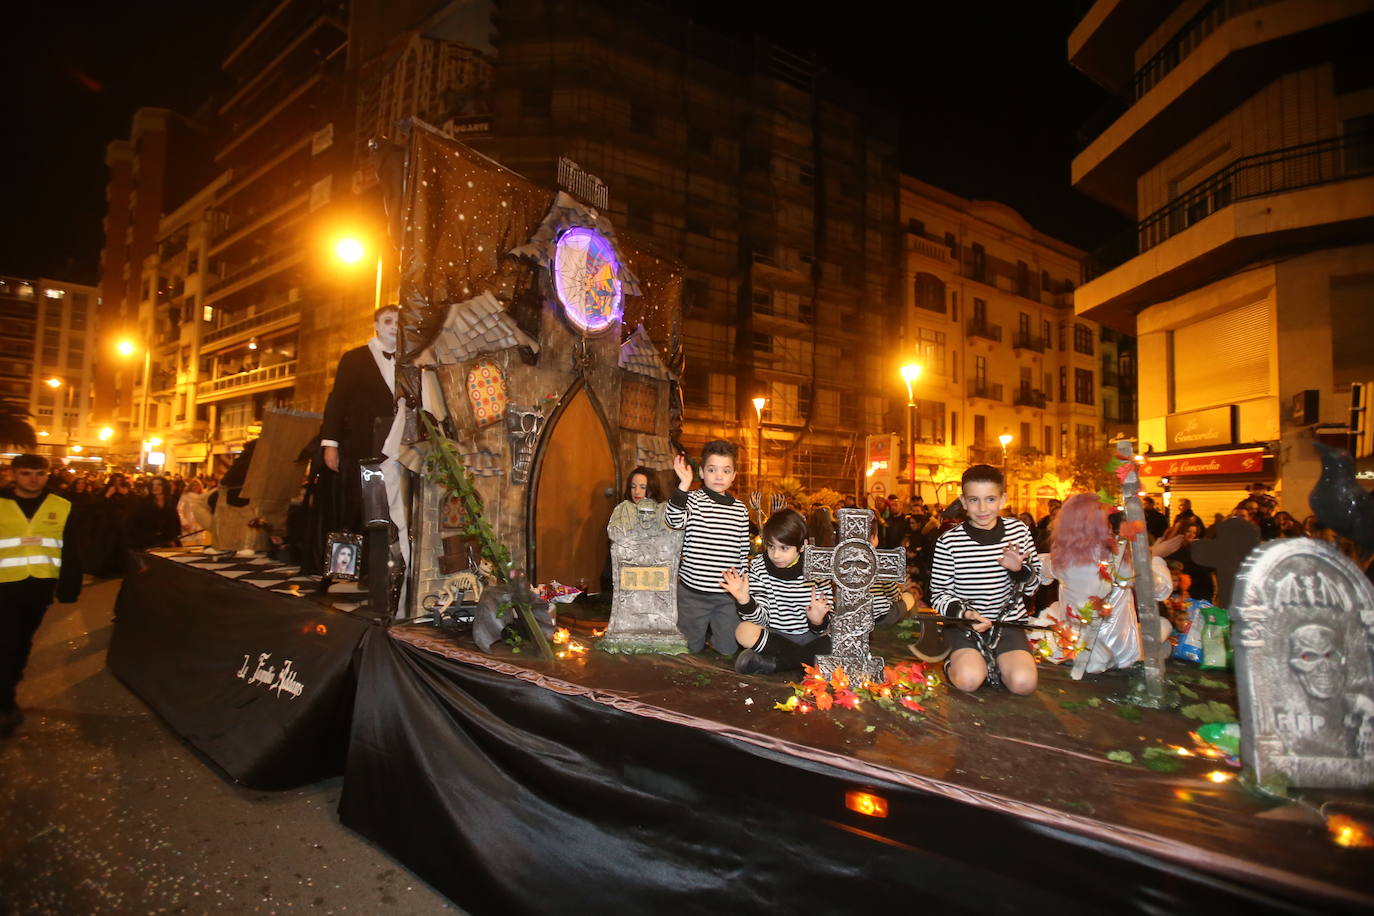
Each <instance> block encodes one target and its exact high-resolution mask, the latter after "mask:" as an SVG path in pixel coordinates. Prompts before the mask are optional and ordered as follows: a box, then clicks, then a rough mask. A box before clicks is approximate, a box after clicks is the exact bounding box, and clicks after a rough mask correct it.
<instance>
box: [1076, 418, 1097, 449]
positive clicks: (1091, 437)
mask: <svg viewBox="0 0 1374 916" xmlns="http://www.w3.org/2000/svg"><path fill="white" fill-rule="evenodd" d="M1074 440H1075V442H1074V447H1075V448H1076V449H1077V453H1078V454H1080V455H1086V454H1088V453H1089V452H1091V451H1092V450H1093V449H1095V448H1097V427H1095V426H1091V425H1088V424H1086V423H1078V424H1075V426H1074Z"/></svg>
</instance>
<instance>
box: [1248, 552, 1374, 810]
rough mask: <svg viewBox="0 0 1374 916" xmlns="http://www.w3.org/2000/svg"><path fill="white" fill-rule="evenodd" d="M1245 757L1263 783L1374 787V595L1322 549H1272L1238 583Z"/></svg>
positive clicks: (1346, 564)
mask: <svg viewBox="0 0 1374 916" xmlns="http://www.w3.org/2000/svg"><path fill="white" fill-rule="evenodd" d="M1232 603H1233V605H1234V607H1233V608H1232V612H1231V613H1232V616H1233V618H1234V619H1235V621H1236V623H1235V626H1234V628H1233V631H1232V633H1233V635H1232V643H1233V646H1234V648H1235V653H1236V689H1237V692H1238V694H1239V699H1240V716H1241V755H1242V757H1243V758H1244V760H1245V763H1246V764H1247V765H1249V766H1251V767H1253V768H1254V770H1255V774H1256V777H1257V778H1258V779H1260V780H1264V779H1267V778H1270V777H1272V776H1276V775H1278V776H1282V777H1284V778H1285V779H1287V781H1288V782H1289V783H1290V784H1292V785H1295V786H1307V787H1313V788H1364V787H1368V786H1371V785H1374V587H1371V586H1370V584H1369V581H1368V580H1367V579H1366V578H1365V577H1364V574H1363V573H1362V572H1361V571H1360V570H1359V568H1358V567H1356V566H1355V564H1353V563H1351V562H1350V561H1349V560H1348V559H1346V558H1345V557H1344V556H1342V555H1341V554H1340V553H1339V552H1338V551H1337V550H1336V549H1335V548H1334V547H1333V546H1332V545H1330V544H1327V543H1326V542H1324V541H1317V540H1308V539H1305V538H1304V539H1283V540H1277V541H1270V542H1269V543H1267V544H1263V545H1261V546H1259V547H1257V548H1255V549H1254V550H1253V551H1251V553H1250V555H1249V556H1248V557H1247V558H1246V559H1245V562H1244V564H1243V565H1242V567H1241V569H1240V572H1239V574H1238V575H1237V577H1236V584H1235V590H1234V593H1233V602H1232Z"/></svg>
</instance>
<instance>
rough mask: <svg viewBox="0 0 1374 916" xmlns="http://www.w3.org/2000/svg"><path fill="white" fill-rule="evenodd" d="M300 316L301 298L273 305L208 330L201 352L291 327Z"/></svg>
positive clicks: (203, 336) (201, 339) (201, 343)
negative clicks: (254, 313)
mask: <svg viewBox="0 0 1374 916" xmlns="http://www.w3.org/2000/svg"><path fill="white" fill-rule="evenodd" d="M300 317H301V302H300V300H299V299H297V300H295V301H293V302H283V303H281V304H280V305H274V306H271V307H269V308H267V309H265V310H264V311H261V312H258V313H257V314H256V315H252V316H249V317H247V318H243V319H241V320H239V321H235V322H234V323H232V324H226V325H224V326H223V327H219V328H215V329H214V330H213V331H207V332H206V333H205V334H203V335H202V336H201V338H200V349H201V352H203V353H204V352H209V351H213V350H222V349H224V348H225V347H229V346H232V345H234V344H236V343H238V342H240V341H241V340H243V339H245V338H248V337H252V336H253V335H255V334H262V333H265V332H267V331H275V330H279V329H280V328H284V327H289V326H290V325H292V324H295V323H296V322H298V321H299V320H300Z"/></svg>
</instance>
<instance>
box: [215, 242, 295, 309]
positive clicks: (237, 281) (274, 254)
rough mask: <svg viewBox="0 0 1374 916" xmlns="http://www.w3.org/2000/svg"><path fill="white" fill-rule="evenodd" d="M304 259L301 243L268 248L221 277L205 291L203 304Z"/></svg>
mask: <svg viewBox="0 0 1374 916" xmlns="http://www.w3.org/2000/svg"><path fill="white" fill-rule="evenodd" d="M304 260H305V249H304V247H303V246H301V245H297V244H294V243H286V244H281V245H277V246H275V247H274V248H271V249H269V250H268V251H267V252H266V253H265V254H263V255H262V256H261V257H259V258H257V259H255V260H253V261H250V262H249V263H247V264H244V265H242V266H240V267H238V268H236V269H235V270H234V271H233V272H232V273H230V274H227V275H226V276H225V277H224V278H223V279H221V280H219V281H218V282H216V283H214V284H213V285H211V286H210V287H209V288H208V289H207V290H206V291H205V301H204V303H203V304H204V305H212V304H214V303H215V302H218V301H219V300H220V299H223V298H225V297H226V296H229V295H231V294H233V293H236V292H238V291H239V290H242V289H246V288H248V287H249V286H251V285H252V284H254V283H256V282H258V281H259V280H262V279H265V278H266V277H270V276H271V275H272V274H275V273H279V272H280V271H283V270H286V269H287V268H288V267H293V266H295V265H296V264H299V263H301V262H302V261H304Z"/></svg>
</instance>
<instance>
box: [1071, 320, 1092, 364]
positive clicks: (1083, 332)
mask: <svg viewBox="0 0 1374 916" xmlns="http://www.w3.org/2000/svg"><path fill="white" fill-rule="evenodd" d="M1073 352H1075V353H1084V354H1086V355H1088V356H1092V355H1093V332H1092V329H1091V328H1089V327H1088V326H1087V325H1085V324H1075V325H1074V326H1073Z"/></svg>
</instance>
